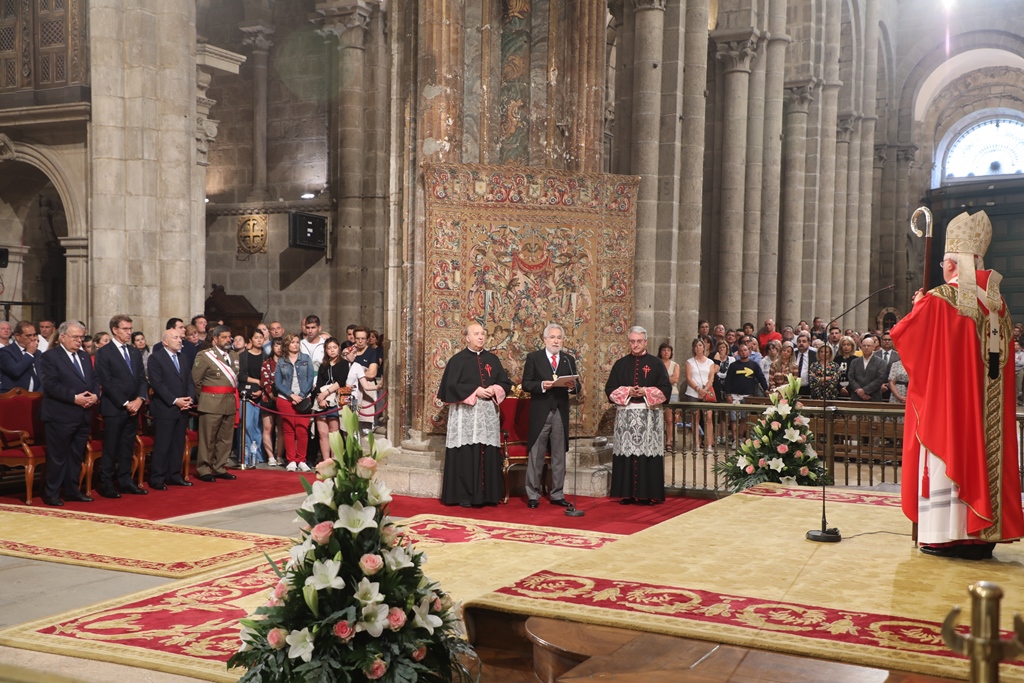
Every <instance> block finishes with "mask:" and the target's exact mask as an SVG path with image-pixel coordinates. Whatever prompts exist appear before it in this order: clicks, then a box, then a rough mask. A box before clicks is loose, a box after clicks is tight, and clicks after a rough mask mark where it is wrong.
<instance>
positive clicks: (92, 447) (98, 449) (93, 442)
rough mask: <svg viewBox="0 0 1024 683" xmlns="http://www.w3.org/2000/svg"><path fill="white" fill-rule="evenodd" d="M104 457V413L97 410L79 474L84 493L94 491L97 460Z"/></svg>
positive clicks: (93, 417)
mask: <svg viewBox="0 0 1024 683" xmlns="http://www.w3.org/2000/svg"><path fill="white" fill-rule="evenodd" d="M102 457H103V415H101V414H100V411H98V410H96V411H94V412H93V414H92V426H91V427H90V430H89V440H88V441H86V442H85V458H83V459H82V471H81V472H80V473H79V475H78V488H80V489H82V482H83V481H84V482H85V488H84V489H82V493H84V494H85V495H87V496H88V495H89V492H90V491H92V475H93V472H95V470H96V461H97V460H99V459H100V458H102Z"/></svg>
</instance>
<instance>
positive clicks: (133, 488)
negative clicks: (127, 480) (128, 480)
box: [121, 484, 149, 496]
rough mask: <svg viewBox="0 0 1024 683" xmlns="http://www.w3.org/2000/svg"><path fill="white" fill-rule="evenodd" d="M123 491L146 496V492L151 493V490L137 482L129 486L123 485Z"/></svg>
mask: <svg viewBox="0 0 1024 683" xmlns="http://www.w3.org/2000/svg"><path fill="white" fill-rule="evenodd" d="M121 493H130V494H132V495H133V496H145V495H146V494H148V493H149V491H147V490H146V489H144V488H140V487H138V486H136V485H135V484H131V485H129V486H122V487H121Z"/></svg>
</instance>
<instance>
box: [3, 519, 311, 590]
mask: <svg viewBox="0 0 1024 683" xmlns="http://www.w3.org/2000/svg"><path fill="white" fill-rule="evenodd" d="M291 543H292V542H291V541H290V540H289V539H287V538H282V537H279V536H265V535H262V534H248V533H241V532H236V531H221V530H218V529H202V528H198V527H189V526H181V525H176V524H163V523H160V522H150V521H146V520H142V519H131V518H125V517H112V516H109V515H94V514H89V513H85V512H68V511H63V510H53V509H47V508H31V507H27V506H23V505H0V554H2V555H11V556H14V557H27V558H30V559H34V560H46V561H49V562H60V563H63V564H74V565H81V566H85V567H99V568H101V569H114V570H117V571H125V572H132V573H136V574H151V575H153V576H165V577H169V578H183V577H187V576H194V575H196V574H201V573H204V572H208V571H211V570H215V569H218V568H223V567H229V566H231V565H235V564H237V563H239V562H243V561H245V560H247V559H250V558H253V557H262V556H263V553H265V552H272V551H277V550H281V549H286V548H288V547H289V546H291Z"/></svg>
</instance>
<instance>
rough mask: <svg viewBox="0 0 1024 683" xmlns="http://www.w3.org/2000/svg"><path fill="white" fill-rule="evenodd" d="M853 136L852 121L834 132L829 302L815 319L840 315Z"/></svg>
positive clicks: (848, 119)
mask: <svg viewBox="0 0 1024 683" xmlns="http://www.w3.org/2000/svg"><path fill="white" fill-rule="evenodd" d="M852 132H853V118H852V117H849V116H845V117H843V118H842V119H841V120H840V121H839V128H838V130H837V131H836V191H835V194H834V196H833V197H832V198H830V199H828V200H827V201H831V202H834V203H835V220H834V226H835V227H834V229H833V231H832V235H833V241H832V259H831V260H832V271H831V273H827V275H828V276H829V277H831V278H832V301H831V302H830V303H829V306H828V308H827V309H821V310H820V311H815V315H820V316H821V317H822V318H828V319H829V320H831V319H832V317H833V316H837V315H839V314H840V313H842V312H843V292H844V280H845V278H846V187H847V173H848V171H849V167H850V134H851V133H852Z"/></svg>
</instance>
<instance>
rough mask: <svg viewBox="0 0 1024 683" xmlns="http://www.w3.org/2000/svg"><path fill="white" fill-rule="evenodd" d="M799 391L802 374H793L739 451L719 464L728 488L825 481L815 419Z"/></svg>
mask: <svg viewBox="0 0 1024 683" xmlns="http://www.w3.org/2000/svg"><path fill="white" fill-rule="evenodd" d="M799 395H800V378H799V377H795V376H793V375H790V376H789V383H788V384H787V385H785V386H783V387H780V388H779V389H778V390H777V391H775V392H773V393H772V394H771V401H772V405H770V406H768V408H766V409H765V411H764V413H763V414H762V415H761V418H760V419H759V420H757V422H755V423H754V424H753V425H751V427H750V436H749V438H747V439H746V440H744V441H743V442H742V443H740V446H739V448H738V449H736V453H735V455H732V456H730V457H728V458H726V459H725V460H724V461H722V462H719V463H716V464H715V467H714V469H715V472H717V473H718V474H720V475H722V476H723V477H724V478H725V484H726V487H727V488H729V489H731V490H732V491H742V490H743V489H746V488H750V487H751V486H756V485H758V484H761V483H764V482H766V481H773V482H777V483H781V484H800V485H803V486H815V485H818V484H821V483H823V481H822V478H823V477H825V476H826V472H825V465H824V463H823V462H822V461H821V459H820V458H819V457H818V454H817V453H816V452H815V450H814V446H813V442H814V434H812V433H811V430H810V424H811V421H810V419H809V418H808V417H806V416H805V415H802V414H801V413H800V410H801V409H802V408H803V404H802V403H800V402H799V401H797V397H798V396H799Z"/></svg>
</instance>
